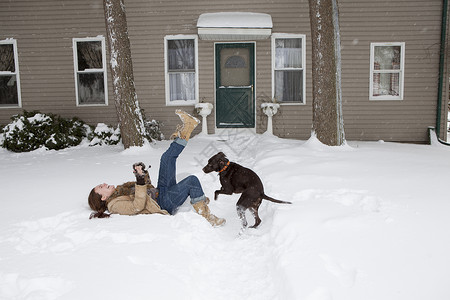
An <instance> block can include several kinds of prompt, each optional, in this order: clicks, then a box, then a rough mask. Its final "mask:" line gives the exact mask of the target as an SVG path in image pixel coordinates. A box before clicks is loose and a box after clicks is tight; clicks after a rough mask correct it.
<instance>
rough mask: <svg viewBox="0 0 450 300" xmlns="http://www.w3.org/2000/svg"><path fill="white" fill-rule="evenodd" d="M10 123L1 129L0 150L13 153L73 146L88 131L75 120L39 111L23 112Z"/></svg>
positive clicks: (81, 123)
mask: <svg viewBox="0 0 450 300" xmlns="http://www.w3.org/2000/svg"><path fill="white" fill-rule="evenodd" d="M11 120H12V122H11V123H9V124H8V125H6V126H5V127H3V129H2V142H1V146H2V147H4V148H6V149H8V150H10V151H13V152H27V151H33V150H36V149H38V148H40V147H43V146H44V147H46V148H48V149H54V150H60V149H63V148H67V147H70V146H76V145H79V144H80V143H81V141H82V140H83V138H85V137H86V136H87V133H88V132H89V130H90V128H89V126H88V125H86V124H85V123H84V122H82V121H81V120H79V119H78V118H72V119H63V118H61V117H59V116H56V115H53V114H48V115H46V114H43V113H40V112H38V111H32V112H28V111H24V112H23V114H19V115H15V116H13V117H12V118H11Z"/></svg>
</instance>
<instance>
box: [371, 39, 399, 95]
mask: <svg viewBox="0 0 450 300" xmlns="http://www.w3.org/2000/svg"><path fill="white" fill-rule="evenodd" d="M404 64H405V43H372V44H371V45H370V95H369V99H370V100H402V99H403V78H404Z"/></svg>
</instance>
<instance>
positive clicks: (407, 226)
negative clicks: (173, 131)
mask: <svg viewBox="0 0 450 300" xmlns="http://www.w3.org/2000/svg"><path fill="white" fill-rule="evenodd" d="M168 145H169V141H162V142H157V143H155V144H152V145H146V146H144V147H141V148H133V149H128V150H125V151H124V150H123V148H122V147H121V146H94V147H88V146H87V145H83V146H79V147H75V148H71V149H66V150H62V151H45V150H42V149H41V150H36V151H34V152H31V153H23V154H15V153H11V152H7V151H6V150H3V149H2V150H0V180H1V184H0V187H1V188H0V190H1V192H2V201H1V203H2V208H1V210H0V249H1V253H0V298H1V299H77V300H78V299H215V300H216V299H226V300H230V299H243V300H248V299H255V300H264V299H268V300H269V299H270V300H276V299H279V300H286V299H289V300H290V299H292V300H331V299H333V300H361V299H364V300H371V299H374V300H375V299H376V300H381V299H382V300H389V299H392V300H399V299H400V300H415V299H417V300H423V299H433V300H448V299H450V285H449V282H450V254H449V253H450V234H449V229H450V198H449V196H448V194H449V193H448V186H449V182H450V148H449V147H446V146H443V145H439V144H436V145H411V144H397V143H386V142H382V141H380V142H348V145H346V146H343V147H327V146H324V145H322V144H320V143H319V142H317V140H315V139H314V138H312V139H310V140H308V141H298V140H286V139H279V138H276V137H271V136H267V135H248V136H228V137H224V136H197V137H194V138H193V139H191V141H190V142H189V145H188V146H187V148H186V149H185V151H184V152H183V153H182V155H181V157H180V158H179V161H178V174H179V176H178V178H179V179H182V178H184V177H185V176H187V175H188V174H195V175H197V176H198V177H199V178H200V180H201V182H202V184H203V186H204V189H205V192H206V194H207V195H208V196H209V197H212V195H213V192H214V190H216V189H218V188H219V186H220V184H219V181H218V177H217V175H215V174H203V172H202V171H201V168H202V166H203V165H204V164H206V161H207V159H208V158H209V157H210V156H212V155H213V154H215V153H216V152H218V151H219V150H220V151H224V152H225V153H226V154H227V155H228V157H229V158H230V159H231V160H232V161H235V162H238V163H240V164H242V165H245V166H247V167H250V168H252V169H253V170H255V171H256V172H257V173H258V174H259V176H260V177H261V179H262V181H263V182H264V184H265V190H266V194H268V195H270V196H273V197H275V198H278V199H282V200H287V201H292V202H293V204H292V205H282V204H275V203H271V202H267V201H266V202H263V204H262V205H261V208H260V215H261V218H262V224H261V225H260V227H259V228H258V229H247V230H246V231H245V232H244V234H243V235H241V236H239V235H238V232H239V229H240V225H239V221H238V218H237V216H236V212H235V203H236V201H237V198H238V197H239V196H238V195H233V196H226V195H221V196H219V200H218V201H213V200H212V201H211V204H210V207H211V210H212V211H213V212H214V213H215V214H216V215H218V216H220V217H225V218H226V219H227V224H226V225H225V226H224V227H221V228H212V227H211V226H210V225H209V224H208V223H207V222H206V221H205V220H204V219H203V218H202V217H200V216H198V215H197V214H196V213H195V212H194V211H193V210H192V208H191V207H190V205H189V204H185V205H184V206H182V207H181V209H180V211H179V212H178V213H177V214H176V215H175V216H162V215H140V216H131V217H130V216H119V215H113V216H112V217H111V218H109V219H95V220H89V219H88V217H89V214H90V212H91V211H90V210H89V207H88V205H87V195H88V193H89V191H90V189H91V188H92V187H93V186H95V185H96V184H98V183H103V182H106V183H109V184H120V183H122V182H124V181H128V180H132V179H133V175H132V172H131V165H132V164H133V163H134V162H136V161H143V162H145V163H146V164H151V165H152V168H151V169H150V174H151V177H152V180H153V181H154V182H155V183H156V181H157V174H158V168H159V157H160V155H161V154H162V153H163V152H164V150H165V149H166V148H167V147H168Z"/></svg>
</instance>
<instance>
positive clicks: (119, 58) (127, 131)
mask: <svg viewBox="0 0 450 300" xmlns="http://www.w3.org/2000/svg"><path fill="white" fill-rule="evenodd" d="M103 6H104V9H105V22H106V32H107V37H108V38H107V41H108V48H109V54H110V67H111V75H112V82H113V94H114V102H115V105H116V111H117V116H118V118H119V126H120V133H121V136H122V142H123V145H124V147H125V149H126V148H129V147H131V146H142V145H143V143H144V136H145V127H144V121H143V118H142V114H141V110H140V108H139V102H138V100H137V95H136V89H135V86H134V76H133V64H132V61H131V49H130V40H129V38H128V28H127V19H126V15H125V5H124V3H123V0H103Z"/></svg>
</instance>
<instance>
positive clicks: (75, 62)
mask: <svg viewBox="0 0 450 300" xmlns="http://www.w3.org/2000/svg"><path fill="white" fill-rule="evenodd" d="M78 42H101V44H102V69H87V70H88V71H86V70H84V71H78V53H77V43H78ZM72 43H73V44H72V45H73V47H72V48H73V66H74V77H75V97H76V98H75V99H76V105H77V106H81V107H86V106H108V72H107V68H106V43H105V37H104V36H96V37H86V38H73V39H72ZM89 70H91V71H89ZM101 72H103V81H104V82H103V86H104V88H105V103H80V99H79V96H78V74H79V73H81V74H82V73H101Z"/></svg>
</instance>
